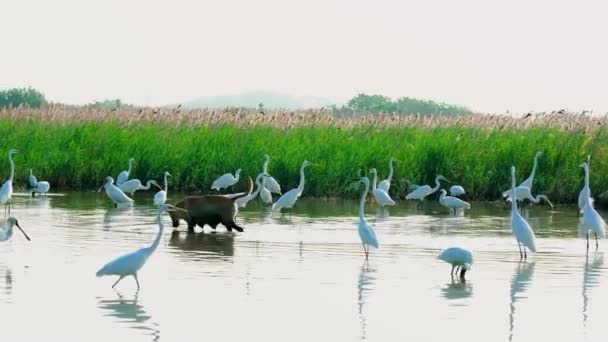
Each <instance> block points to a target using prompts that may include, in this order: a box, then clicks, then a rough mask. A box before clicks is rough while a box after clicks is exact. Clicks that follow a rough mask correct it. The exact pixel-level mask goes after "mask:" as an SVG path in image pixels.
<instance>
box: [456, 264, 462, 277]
mask: <svg viewBox="0 0 608 342" xmlns="http://www.w3.org/2000/svg"><path fill="white" fill-rule="evenodd" d="M460 268H461V267H460V265H456V275H458V272H460Z"/></svg>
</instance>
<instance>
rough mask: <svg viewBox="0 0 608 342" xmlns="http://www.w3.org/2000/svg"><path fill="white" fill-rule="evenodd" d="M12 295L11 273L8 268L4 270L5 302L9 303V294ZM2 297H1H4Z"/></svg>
mask: <svg viewBox="0 0 608 342" xmlns="http://www.w3.org/2000/svg"><path fill="white" fill-rule="evenodd" d="M12 293H13V272H12V271H11V269H10V268H6V269H5V270H4V295H5V296H6V298H5V301H6V302H7V303H10V298H11V294H12ZM5 296H2V297H5Z"/></svg>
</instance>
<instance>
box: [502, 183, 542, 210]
mask: <svg viewBox="0 0 608 342" xmlns="http://www.w3.org/2000/svg"><path fill="white" fill-rule="evenodd" d="M511 193H512V190H509V191H508V192H507V198H506V201H507V202H511V201H512V200H513V199H512V196H511ZM515 193H516V194H517V201H518V202H521V205H522V207H523V205H524V203H525V202H524V201H525V200H529V201H530V202H532V203H535V204H538V203H541V202H547V204H548V205H549V207H551V208H553V203H551V201H550V200H549V197H547V196H545V195H538V196H536V197H534V196H533V195H532V193H531V192H530V188H528V187H526V186H521V185H520V186H518V187H516V188H515Z"/></svg>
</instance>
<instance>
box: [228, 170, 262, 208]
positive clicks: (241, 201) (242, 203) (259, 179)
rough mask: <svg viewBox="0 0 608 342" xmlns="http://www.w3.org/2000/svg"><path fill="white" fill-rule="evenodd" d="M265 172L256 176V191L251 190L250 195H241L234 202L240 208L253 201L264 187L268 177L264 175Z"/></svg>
mask: <svg viewBox="0 0 608 342" xmlns="http://www.w3.org/2000/svg"><path fill="white" fill-rule="evenodd" d="M264 175H265V173H263V172H262V173H260V174H258V176H257V177H255V185H256V188H255V191H254V192H250V193H249V195H247V196H245V197H241V198H238V199H237V200H236V201H235V202H234V203H235V204H236V205H237V207H238V208H245V207H246V206H247V203H248V202H249V201H251V200H252V199H254V198H255V197H256V196H257V195H258V194H259V193H260V189H262V188H263V187H264V185H265V182H266V180H267V179H268V178H266V177H264Z"/></svg>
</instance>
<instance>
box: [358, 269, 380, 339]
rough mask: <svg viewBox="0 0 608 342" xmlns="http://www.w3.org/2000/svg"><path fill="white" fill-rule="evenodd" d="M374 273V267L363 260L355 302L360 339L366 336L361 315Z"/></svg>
mask: <svg viewBox="0 0 608 342" xmlns="http://www.w3.org/2000/svg"><path fill="white" fill-rule="evenodd" d="M374 273H376V269H374V268H370V267H369V263H368V262H367V261H365V262H364V263H363V266H361V272H359V281H358V282H357V294H358V298H357V304H358V308H359V323H360V324H361V340H365V338H366V328H367V322H366V320H365V316H364V315H363V306H364V305H365V304H367V300H366V297H367V296H368V295H369V294H370V293H371V291H372V290H373V289H374V286H375V284H376V277H375V275H374Z"/></svg>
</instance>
